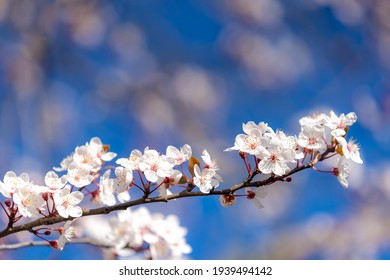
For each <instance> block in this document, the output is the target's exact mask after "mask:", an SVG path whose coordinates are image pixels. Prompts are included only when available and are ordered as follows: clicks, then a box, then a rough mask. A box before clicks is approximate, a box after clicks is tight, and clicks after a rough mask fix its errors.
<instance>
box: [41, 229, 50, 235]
mask: <svg viewBox="0 0 390 280" xmlns="http://www.w3.org/2000/svg"><path fill="white" fill-rule="evenodd" d="M43 234H44V235H50V234H51V231H50V230H47V231H45V232H44V233H43Z"/></svg>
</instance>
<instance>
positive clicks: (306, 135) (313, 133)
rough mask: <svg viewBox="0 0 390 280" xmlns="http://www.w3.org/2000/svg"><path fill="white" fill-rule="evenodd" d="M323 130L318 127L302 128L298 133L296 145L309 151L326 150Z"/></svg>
mask: <svg viewBox="0 0 390 280" xmlns="http://www.w3.org/2000/svg"><path fill="white" fill-rule="evenodd" d="M324 137H325V130H324V128H322V127H318V126H313V127H311V126H303V127H302V130H301V132H300V133H299V136H298V139H297V143H298V145H299V146H301V147H302V148H305V149H307V150H310V151H321V150H325V149H326V143H325V141H324Z"/></svg>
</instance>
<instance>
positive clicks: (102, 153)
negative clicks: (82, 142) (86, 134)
mask: <svg viewBox="0 0 390 280" xmlns="http://www.w3.org/2000/svg"><path fill="white" fill-rule="evenodd" d="M87 145H88V146H89V148H90V150H91V151H92V152H93V153H94V154H96V156H97V157H98V158H99V159H101V160H102V161H111V160H113V159H114V158H115V157H116V156H117V154H116V153H113V152H110V151H109V148H108V145H103V143H102V141H101V140H100V138H99V137H93V138H92V139H91V140H90V141H89V144H87Z"/></svg>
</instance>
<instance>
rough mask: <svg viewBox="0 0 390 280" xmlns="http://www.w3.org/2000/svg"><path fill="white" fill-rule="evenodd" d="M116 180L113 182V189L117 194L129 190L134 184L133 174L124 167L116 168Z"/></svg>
mask: <svg viewBox="0 0 390 280" xmlns="http://www.w3.org/2000/svg"><path fill="white" fill-rule="evenodd" d="M115 176H116V178H115V179H114V181H113V188H114V190H115V191H116V192H118V193H122V192H125V191H127V190H128V189H129V187H130V186H131V183H132V182H133V172H132V171H131V170H128V169H126V168H124V167H121V166H118V167H117V168H115Z"/></svg>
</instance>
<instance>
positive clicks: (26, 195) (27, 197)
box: [13, 184, 45, 217]
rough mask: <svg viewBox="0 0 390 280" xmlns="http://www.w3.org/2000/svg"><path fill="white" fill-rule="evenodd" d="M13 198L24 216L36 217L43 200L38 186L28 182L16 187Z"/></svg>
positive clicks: (43, 202)
mask: <svg viewBox="0 0 390 280" xmlns="http://www.w3.org/2000/svg"><path fill="white" fill-rule="evenodd" d="M13 199H14V202H15V203H16V205H17V206H18V210H19V212H20V214H21V215H22V216H24V217H38V216H39V212H40V210H42V209H43V208H42V207H43V205H44V204H45V201H44V200H43V198H42V195H41V194H40V188H39V187H38V186H35V185H32V184H28V185H24V186H22V187H19V188H17V189H16V191H15V193H14V194H13Z"/></svg>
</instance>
